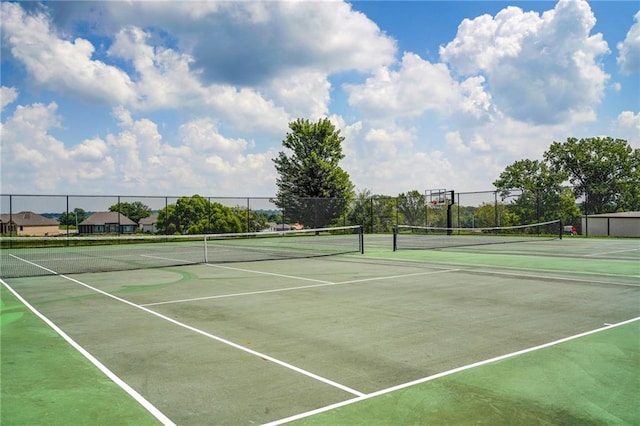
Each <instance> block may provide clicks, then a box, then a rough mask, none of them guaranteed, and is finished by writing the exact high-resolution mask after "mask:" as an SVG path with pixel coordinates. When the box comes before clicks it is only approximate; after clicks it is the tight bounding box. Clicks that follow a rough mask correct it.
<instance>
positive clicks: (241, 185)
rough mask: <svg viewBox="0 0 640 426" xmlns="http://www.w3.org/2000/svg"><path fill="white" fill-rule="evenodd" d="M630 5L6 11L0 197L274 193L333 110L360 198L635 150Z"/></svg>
mask: <svg viewBox="0 0 640 426" xmlns="http://www.w3.org/2000/svg"><path fill="white" fill-rule="evenodd" d="M639 10H640V8H639V6H638V2H636V1H592V2H586V1H578V0H569V1H564V0H561V1H559V2H547V1H533V2H532V1H528V2H519V1H511V2H502V1H490V2H485V1H407V2H403V1H363V2H361V1H358V2H343V1H293V0H287V1H266V2H259V1H231V2H219V1H127V2H125V1H58V2H34V1H30V2H7V1H2V3H1V21H0V22H1V40H2V49H1V66H2V69H1V72H2V73H1V83H0V86H1V92H0V95H1V98H0V99H1V108H2V110H1V128H0V132H1V133H0V136H1V145H0V155H1V171H0V178H1V181H0V192H2V193H3V194H75V195H84V194H96V195H100V194H109V195H170V196H183V195H192V194H200V195H203V196H213V197H236V196H237V197H262V196H266V197H269V196H273V195H274V194H275V193H276V191H277V187H276V179H277V173H276V170H275V166H274V163H273V159H274V158H276V157H277V155H278V152H280V151H283V150H284V149H283V147H282V141H283V140H284V139H285V137H286V134H287V132H288V131H289V128H288V123H290V122H292V121H294V120H296V119H297V118H304V119H309V120H312V121H316V120H318V119H320V118H324V117H328V118H329V119H330V120H331V121H332V122H333V123H334V124H335V125H336V127H337V128H338V129H339V130H340V133H341V135H342V136H343V137H344V138H345V140H344V143H343V152H344V154H345V158H344V159H342V160H341V162H340V166H341V167H342V168H343V169H344V170H345V171H346V172H347V173H348V174H349V176H350V178H351V181H352V182H353V184H354V185H355V189H356V191H357V192H362V191H365V190H367V191H370V192H371V193H373V194H384V195H392V196H393V195H397V194H399V193H403V192H407V191H411V190H418V191H420V192H424V191H426V190H429V189H448V190H451V189H453V190H456V191H457V192H469V191H484V190H492V189H493V184H492V183H493V181H495V180H496V179H497V178H498V176H499V175H500V173H501V172H502V171H503V170H504V169H505V167H507V166H508V165H510V164H512V163H514V162H515V161H518V160H521V159H525V158H528V159H538V160H542V158H543V153H544V152H545V151H546V150H547V149H548V148H549V146H550V145H551V143H553V142H554V141H558V142H562V141H565V140H566V139H567V138H569V137H576V138H586V137H596V136H611V137H614V138H621V139H625V140H627V141H628V142H629V144H630V145H631V146H632V147H633V148H640V11H639Z"/></svg>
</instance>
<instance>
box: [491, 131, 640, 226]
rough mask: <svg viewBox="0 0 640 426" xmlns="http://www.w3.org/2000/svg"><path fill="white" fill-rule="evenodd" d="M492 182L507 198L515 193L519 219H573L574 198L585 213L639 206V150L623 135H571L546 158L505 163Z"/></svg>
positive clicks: (514, 211) (575, 210)
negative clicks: (622, 136)
mask: <svg viewBox="0 0 640 426" xmlns="http://www.w3.org/2000/svg"><path fill="white" fill-rule="evenodd" d="M567 182H569V183H570V184H571V186H572V187H571V188H567V187H564V186H563V185H565V184H566V183H567ZM493 184H494V185H495V187H496V188H498V190H499V191H500V195H501V196H502V197H503V200H504V199H505V198H507V197H515V198H514V200H515V201H514V202H513V205H512V208H511V211H510V213H512V214H513V215H514V216H512V220H515V221H519V222H521V223H533V222H544V221H547V220H553V219H558V218H560V219H562V220H563V221H565V222H566V223H569V222H571V221H573V220H575V218H576V217H578V216H579V215H580V211H579V209H578V208H577V206H576V198H583V200H584V213H587V214H597V213H607V212H615V211H626V210H640V150H638V149H636V150H633V149H632V148H631V146H630V145H629V144H628V143H627V141H625V140H622V139H613V138H610V137H595V138H586V139H580V140H578V139H576V138H568V139H567V141H566V142H562V143H561V142H553V143H552V144H551V146H550V147H549V149H548V150H547V151H546V152H545V153H544V160H543V161H539V160H529V159H524V160H519V161H516V162H514V163H513V164H511V165H509V166H507V167H506V168H505V170H504V171H503V172H502V173H501V174H500V177H499V178H498V179H497V180H496V181H494V183H493Z"/></svg>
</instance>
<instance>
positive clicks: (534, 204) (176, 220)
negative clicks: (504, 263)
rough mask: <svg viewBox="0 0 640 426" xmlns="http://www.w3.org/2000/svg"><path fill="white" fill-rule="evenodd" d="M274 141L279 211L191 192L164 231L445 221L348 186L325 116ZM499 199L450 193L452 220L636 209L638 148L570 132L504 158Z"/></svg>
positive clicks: (566, 216)
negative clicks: (528, 155)
mask: <svg viewBox="0 0 640 426" xmlns="http://www.w3.org/2000/svg"><path fill="white" fill-rule="evenodd" d="M289 129H290V132H288V133H287V134H286V136H285V139H284V140H283V141H282V146H283V148H285V151H281V152H279V154H278V156H277V157H276V158H274V159H273V162H274V164H275V169H276V171H277V173H278V178H277V180H276V186H277V188H278V190H277V193H276V196H275V198H274V199H273V200H272V201H273V203H274V204H275V205H276V206H277V207H278V208H279V210H280V212H279V214H278V215H277V216H274V215H273V214H267V213H264V212H256V211H250V210H249V209H248V208H246V207H239V206H236V207H229V206H225V205H223V204H221V203H219V202H215V201H214V202H212V201H210V200H209V199H207V198H205V197H201V196H199V195H194V196H191V197H182V198H179V199H178V200H177V201H176V202H175V203H173V204H170V205H168V206H167V207H166V208H164V209H161V210H160V211H159V212H158V220H157V223H156V227H157V229H158V230H159V232H160V233H162V234H201V233H227V232H247V231H260V230H263V229H264V228H265V227H266V226H267V224H268V223H269V222H277V223H291V224H293V223H298V224H301V225H302V226H304V227H306V228H318V227H326V226H332V225H343V224H358V225H363V226H364V228H365V230H367V231H368V232H389V231H390V230H391V226H392V224H394V223H403V224H416V225H427V226H446V225H447V220H446V217H447V211H446V210H447V209H446V208H442V207H440V208H437V206H435V207H436V208H433V207H432V206H431V204H430V203H429V201H431V200H428V199H427V195H426V194H425V193H423V192H421V191H418V190H412V191H409V192H407V193H400V194H398V195H397V196H393V197H391V196H387V195H382V194H372V193H371V191H369V190H368V189H364V190H361V191H359V192H357V193H356V191H355V187H354V185H353V184H352V183H351V180H350V177H349V175H348V173H347V172H346V171H344V170H343V169H342V168H341V167H340V164H339V163H340V160H342V159H343V158H344V154H343V151H342V144H343V142H344V139H345V138H344V137H343V136H342V135H341V134H340V130H339V129H337V128H336V127H335V126H334V125H333V124H332V123H331V121H330V120H329V119H328V118H324V119H320V120H318V121H317V122H311V121H309V120H307V119H297V120H295V121H293V122H291V123H289ZM493 185H494V186H495V188H496V191H497V194H499V196H500V200H499V201H498V200H496V201H494V202H490V201H486V202H483V203H482V204H481V205H480V206H477V205H475V206H470V205H467V206H465V205H461V204H462V201H460V202H459V203H458V202H456V200H453V201H452V202H453V203H454V205H453V206H451V209H450V214H451V215H453V217H454V221H453V223H454V224H455V226H458V227H487V226H510V225H521V224H531V223H539V222H544V221H548V220H556V219H562V220H563V221H564V222H565V223H572V222H574V221H576V219H577V218H578V217H580V215H582V214H588V215H591V214H598V213H609V212H618V211H633V210H640V150H638V149H632V148H631V146H630V145H629V143H628V142H627V141H626V140H623V139H613V138H611V137H593V138H584V139H576V138H568V139H567V140H566V141H565V142H555V141H554V142H553V143H552V144H551V145H550V146H549V149H548V150H547V151H545V153H544V155H543V158H542V159H521V160H518V161H515V162H514V163H513V164H510V165H508V166H507V167H506V168H505V169H504V171H503V172H502V173H501V174H500V175H499V176H498V178H497V179H496V180H495V181H494V182H493ZM109 210H110V211H119V212H120V213H122V214H123V215H125V216H127V217H128V218H130V219H131V220H133V221H134V222H136V223H137V222H139V221H140V219H142V218H145V217H148V216H149V215H150V214H151V213H152V211H151V209H150V208H149V207H148V206H146V205H144V204H143V203H141V202H133V203H128V202H123V203H118V204H115V205H113V206H111V207H110V208H109ZM86 216H87V214H86V212H85V211H84V210H82V209H75V210H74V211H73V212H68V213H67V212H65V213H63V214H62V215H61V216H60V219H59V220H60V223H61V224H67V225H73V224H76V223H79V222H81V221H82V220H84V219H85V218H86Z"/></svg>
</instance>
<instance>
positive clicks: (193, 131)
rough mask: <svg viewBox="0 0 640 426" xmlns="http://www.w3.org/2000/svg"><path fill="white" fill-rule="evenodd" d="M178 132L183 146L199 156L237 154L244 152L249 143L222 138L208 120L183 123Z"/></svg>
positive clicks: (212, 123)
mask: <svg viewBox="0 0 640 426" xmlns="http://www.w3.org/2000/svg"><path fill="white" fill-rule="evenodd" d="M179 132H180V139H181V140H182V141H183V143H184V145H185V146H187V147H189V148H190V149H192V150H193V151H194V152H198V153H201V154H204V153H207V152H227V153H238V152H242V151H245V150H246V149H247V147H248V146H249V143H248V142H247V141H246V140H244V139H229V138H225V137H224V136H222V135H221V134H220V133H219V132H218V128H217V126H216V124H215V123H214V122H213V121H212V120H210V119H208V118H201V119H196V120H193V121H190V122H188V123H185V124H183V125H182V126H180V130H179Z"/></svg>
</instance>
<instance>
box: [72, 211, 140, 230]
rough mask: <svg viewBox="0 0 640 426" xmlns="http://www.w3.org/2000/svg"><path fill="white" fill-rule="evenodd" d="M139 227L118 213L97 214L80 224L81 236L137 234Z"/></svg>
mask: <svg viewBox="0 0 640 426" xmlns="http://www.w3.org/2000/svg"><path fill="white" fill-rule="evenodd" d="M137 227H138V225H137V224H136V223H135V222H134V221H132V220H131V219H129V218H128V217H126V216H125V215H123V214H121V213H118V212H97V213H93V214H92V215H91V216H89V217H88V218H86V219H85V220H83V221H82V222H80V224H78V233H79V234H84V235H86V234H135V232H136V229H137Z"/></svg>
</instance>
